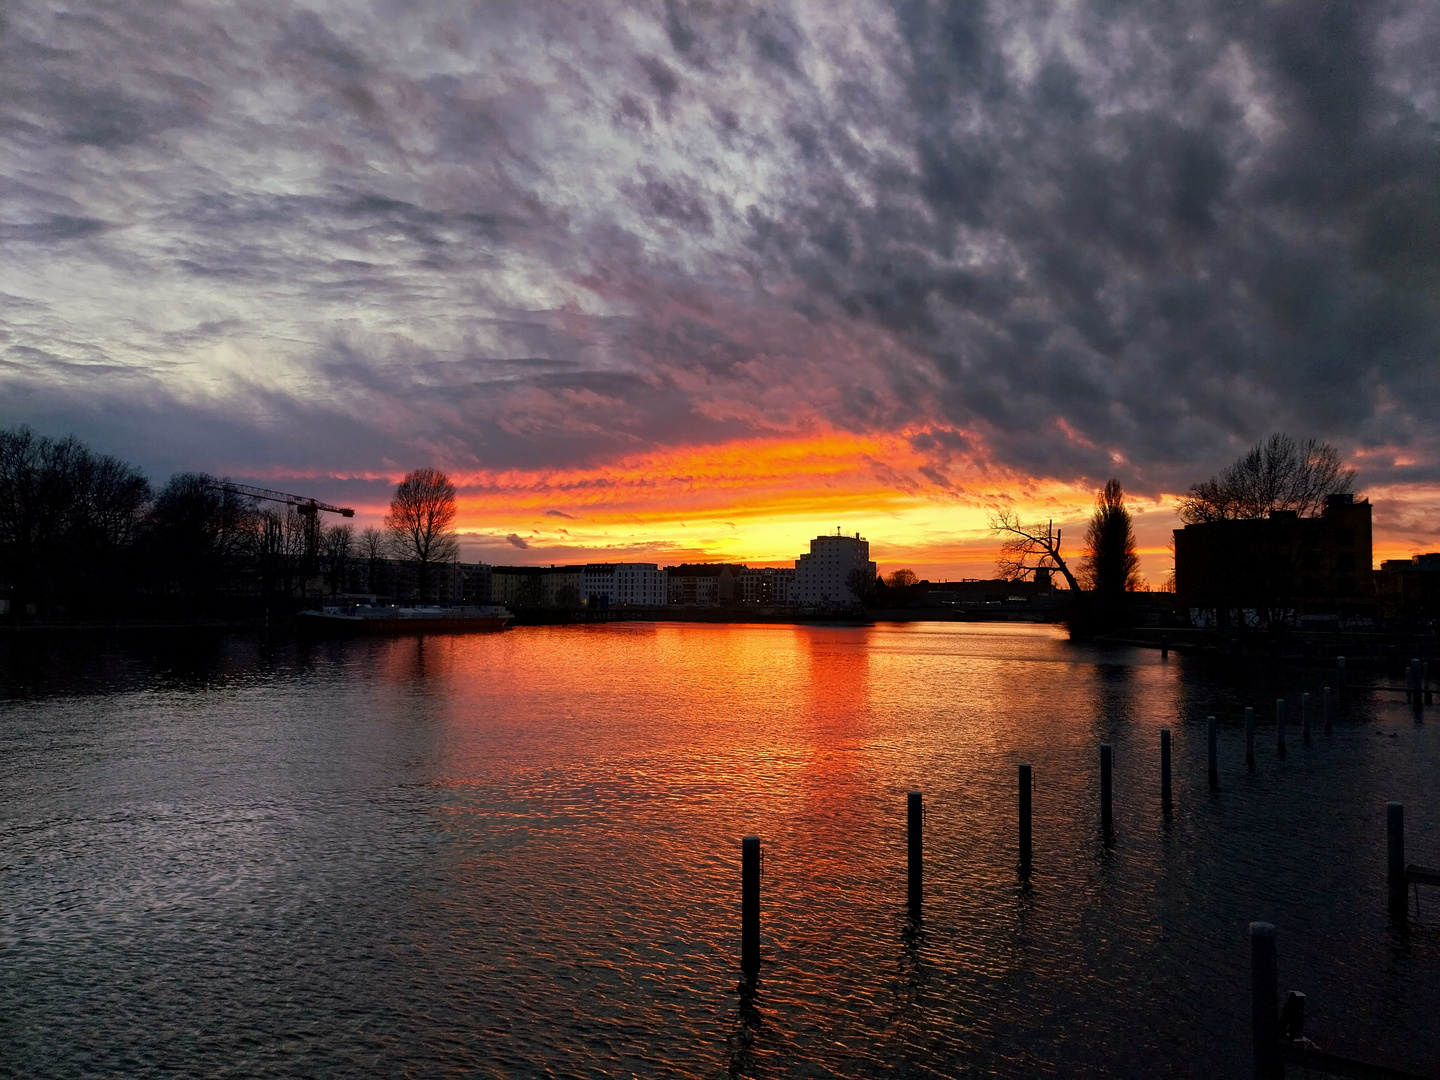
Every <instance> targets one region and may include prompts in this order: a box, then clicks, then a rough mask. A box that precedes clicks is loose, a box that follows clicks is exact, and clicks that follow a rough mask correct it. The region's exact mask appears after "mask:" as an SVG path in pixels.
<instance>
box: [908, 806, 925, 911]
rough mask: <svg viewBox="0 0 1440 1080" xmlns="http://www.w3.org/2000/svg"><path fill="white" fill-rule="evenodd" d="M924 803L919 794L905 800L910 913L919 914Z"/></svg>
mask: <svg viewBox="0 0 1440 1080" xmlns="http://www.w3.org/2000/svg"><path fill="white" fill-rule="evenodd" d="M924 822H925V802H924V800H923V799H922V798H921V795H920V792H918V791H912V792H910V793H909V795H907V796H906V798H905V831H906V838H907V840H908V842H909V843H908V846H909V849H910V875H909V884H910V887H909V890H908V895H909V899H910V913H911V914H912V915H919V914H920V900H921V895H922V891H923V882H924V878H925V845H924Z"/></svg>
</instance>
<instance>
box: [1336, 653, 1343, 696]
mask: <svg viewBox="0 0 1440 1080" xmlns="http://www.w3.org/2000/svg"><path fill="white" fill-rule="evenodd" d="M1345 692H1346V686H1345V657H1343V656H1337V657H1335V693H1337V694H1338V695H1340V700H1341V701H1344V700H1345Z"/></svg>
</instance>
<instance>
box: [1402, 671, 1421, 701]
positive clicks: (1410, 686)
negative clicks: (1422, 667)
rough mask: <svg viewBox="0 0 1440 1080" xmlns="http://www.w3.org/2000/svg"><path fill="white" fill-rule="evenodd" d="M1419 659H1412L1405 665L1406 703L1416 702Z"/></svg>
mask: <svg viewBox="0 0 1440 1080" xmlns="http://www.w3.org/2000/svg"><path fill="white" fill-rule="evenodd" d="M1418 663H1419V662H1418V661H1416V660H1411V661H1410V662H1409V663H1408V664H1406V665H1405V704H1407V705H1413V704H1415V668H1416V667H1417V666H1418Z"/></svg>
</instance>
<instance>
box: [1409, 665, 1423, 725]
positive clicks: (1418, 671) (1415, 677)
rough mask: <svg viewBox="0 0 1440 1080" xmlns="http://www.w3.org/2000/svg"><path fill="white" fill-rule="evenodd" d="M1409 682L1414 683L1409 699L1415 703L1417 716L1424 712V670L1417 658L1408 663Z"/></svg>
mask: <svg viewBox="0 0 1440 1080" xmlns="http://www.w3.org/2000/svg"><path fill="white" fill-rule="evenodd" d="M1410 671H1411V672H1412V674H1411V676H1410V681H1411V682H1412V683H1414V685H1415V689H1414V690H1413V691H1412V692H1411V695H1410V698H1411V700H1412V701H1413V702H1414V703H1415V715H1416V716H1419V715H1420V714H1421V713H1423V712H1424V711H1425V687H1424V685H1423V684H1424V681H1425V677H1424V674H1423V672H1424V669H1423V668H1422V667H1421V666H1420V658H1419V657H1418V656H1417V657H1416V658H1415V659H1413V660H1411V661H1410Z"/></svg>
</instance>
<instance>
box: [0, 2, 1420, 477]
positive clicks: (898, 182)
mask: <svg viewBox="0 0 1440 1080" xmlns="http://www.w3.org/2000/svg"><path fill="white" fill-rule="evenodd" d="M7 19H8V20H9V22H8V23H7V26H6V31H5V34H4V35H3V37H0V141H3V143H4V147H5V153H4V155H3V161H4V165H3V166H0V169H3V175H0V183H3V185H4V187H3V190H0V195H3V196H4V198H3V201H0V217H3V220H0V243H3V244H4V254H5V258H4V260H3V263H0V290H3V292H4V293H5V294H6V295H7V297H8V298H9V299H7V301H6V306H5V315H4V318H5V322H6V325H5V327H4V336H3V337H0V349H3V350H4V355H3V361H4V363H3V366H0V406H3V407H4V410H5V414H6V415H7V416H16V417H24V418H37V417H41V416H43V417H48V418H50V419H51V420H52V421H53V422H54V423H55V424H57V425H62V426H67V427H76V428H78V429H81V433H82V434H87V435H90V436H92V437H95V438H97V439H98V438H100V437H101V435H102V433H103V434H106V435H108V436H113V437H114V438H116V439H120V440H121V442H120V443H119V444H118V445H115V446H113V447H111V448H112V449H115V450H118V451H124V452H129V453H131V454H135V455H137V456H141V457H144V456H145V455H147V454H148V455H149V456H150V458H151V459H152V460H153V461H155V462H157V463H158V462H162V461H163V462H170V461H172V460H176V459H177V458H181V457H183V456H184V455H185V454H186V453H187V452H188V453H190V454H191V456H192V458H194V459H196V460H195V463H196V464H199V465H213V466H214V467H220V466H221V465H225V464H227V463H231V462H237V461H252V462H255V463H256V464H257V465H259V464H262V463H278V464H288V465H291V466H296V467H299V466H302V465H303V466H306V467H316V468H332V469H335V470H336V471H345V469H346V467H348V468H349V469H351V470H363V469H372V470H381V469H386V468H391V467H393V466H395V465H397V464H399V465H405V464H412V463H414V462H415V461H417V460H421V459H425V460H435V461H437V462H439V463H441V464H445V465H448V466H452V467H457V468H496V469H503V468H526V467H565V466H569V465H578V464H584V463H593V462H595V461H600V460H605V459H607V458H613V457H615V456H616V455H620V454H626V453H630V452H635V451H643V450H647V449H653V448H656V447H665V446H672V445H679V444H694V443H705V442H721V441H725V440H727V439H734V438H743V437H753V436H755V435H766V434H774V433H778V434H785V433H791V432H795V431H798V430H808V429H810V428H812V427H813V426H815V425H832V426H838V427H842V428H848V429H852V430H855V431H862V432H863V431H869V430H894V429H905V430H909V431H919V432H921V433H920V434H918V435H915V436H913V438H912V445H913V446H914V447H915V449H916V450H918V451H919V452H921V453H922V454H924V455H925V456H926V458H927V459H928V461H929V464H928V465H927V466H925V468H924V469H923V470H922V471H921V474H920V476H921V477H923V478H924V481H925V483H928V484H933V485H935V486H936V487H938V488H941V489H945V490H949V489H950V488H952V487H954V486H955V485H957V484H962V483H963V480H964V474H965V470H966V469H967V468H971V467H973V466H974V464H975V463H976V462H977V461H982V462H983V461H985V460H992V461H994V462H996V463H998V464H1000V465H1003V466H1007V467H1010V468H1014V469H1018V470H1023V471H1027V472H1030V473H1034V474H1037V475H1045V476H1055V477H1061V478H1065V479H1078V478H1082V477H1088V478H1095V477H1100V476H1102V475H1109V474H1110V473H1112V472H1114V473H1119V474H1120V475H1122V476H1124V477H1125V478H1126V479H1127V481H1129V482H1130V483H1132V484H1135V485H1138V486H1140V487H1141V488H1142V489H1145V490H1151V491H1154V490H1159V489H1165V488H1168V489H1171V490H1173V489H1174V488H1175V487H1179V486H1184V485H1185V484H1187V483H1189V482H1190V480H1192V479H1194V478H1195V477H1196V476H1198V475H1204V474H1207V473H1208V472H1209V471H1212V470H1213V469H1214V468H1215V467H1216V466H1217V465H1219V464H1221V463H1223V461H1224V460H1226V459H1227V458H1229V457H1231V456H1232V455H1233V454H1234V453H1235V452H1236V451H1237V450H1238V449H1240V448H1241V447H1242V446H1243V445H1245V444H1247V443H1249V442H1250V441H1253V440H1254V439H1256V438H1258V437H1260V436H1262V435H1264V434H1265V433H1267V432H1268V431H1269V430H1271V429H1272V428H1276V427H1280V428H1289V429H1291V430H1293V431H1295V432H1296V433H1297V434H1306V435H1308V434H1316V435H1320V436H1322V437H1328V438H1331V439H1333V440H1336V441H1338V442H1340V443H1341V444H1342V445H1343V446H1344V447H1346V448H1347V450H1348V449H1351V448H1355V447H1361V448H1364V447H1372V448H1373V447H1382V446H1395V447H1398V448H1402V449H1404V450H1405V458H1406V460H1411V461H1414V462H1415V464H1412V465H1404V466H1401V465H1395V466H1391V465H1388V464H1387V463H1386V462H1387V461H1388V460H1389V459H1387V458H1386V457H1385V456H1384V455H1383V454H1382V455H1378V456H1375V457H1373V458H1367V459H1366V460H1367V465H1366V474H1365V476H1364V477H1362V479H1365V480H1367V481H1378V480H1384V479H1390V478H1394V479H1404V480H1406V481H1407V482H1420V481H1425V480H1435V479H1440V442H1437V435H1436V433H1435V429H1434V425H1433V422H1430V421H1428V420H1427V419H1426V418H1427V417H1433V415H1434V413H1435V410H1436V408H1437V407H1440V379H1437V378H1436V374H1437V372H1436V357H1437V355H1440V187H1437V185H1436V183H1435V177H1436V176H1437V175H1440V136H1437V132H1440V92H1437V90H1440V80H1437V76H1436V74H1435V68H1436V65H1435V64H1434V57H1435V56H1436V55H1440V13H1437V10H1436V8H1435V6H1434V5H1432V4H1427V3H1424V2H1420V0H1416V2H1412V3H1396V4H1391V5H1386V6H1379V5H1371V4H1346V3H1327V4H1307V3H1278V4H1265V5H1255V4H1234V3H1225V2H1219V0H1216V2H1213V3H1179V4H1174V3H1165V4H1161V3H1151V4H1146V3H1136V4H1126V5H1113V4H1092V5H1078V6H1074V7H1063V8H1062V7H1058V6H1056V5H1051V4H1041V3H1034V4H1030V3H1021V2H1012V3H1003V4H1001V3H996V4H991V5H988V6H987V5H984V4H978V3H965V4H960V3H956V4H940V3H920V2H914V3H912V2H905V3H896V4H894V5H879V4H874V5H854V6H842V5H835V4H828V3H827V4H814V5H805V4H774V5H754V6H744V5H737V4H724V5H706V4H677V3H668V4H664V5H657V6H655V7H653V8H636V7H633V6H629V5H626V6H623V7H613V8H612V7H609V6H603V5H585V6H584V7H583V9H580V10H579V11H577V10H576V9H574V8H572V7H567V6H560V5H554V6H551V5H545V4H528V5H506V4H482V5H473V6H467V7H463V8H452V9H443V10H442V9H431V8H427V7H425V6H424V5H420V6H418V7H414V8H406V9H405V10H404V12H403V13H401V12H400V11H399V10H392V9H391V8H390V7H388V6H386V5H383V4H379V5H376V6H374V7H370V8H365V7H359V6H357V7H353V8H347V9H345V10H344V11H340V10H335V9H321V10H317V11H298V12H297V11H294V10H289V9H286V10H283V11H274V10H272V9H268V8H266V7H264V6H256V7H246V8H245V9H244V10H243V11H241V10H240V9H234V10H227V11H219V10H217V11H214V12H208V13H207V12H198V11H188V10H184V9H169V8H167V9H165V10H164V12H163V14H162V13H160V12H158V10H150V9H146V8H143V7H141V8H133V7H117V8H113V9H112V8H102V9H97V13H96V14H94V15H91V16H89V17H86V18H73V17H70V16H66V15H56V14H46V13H43V12H37V11H24V12H22V11H19V10H18V9H16V10H14V11H13V12H11V13H7ZM27 410H29V411H27ZM162 415H169V416H173V417H175V418H176V420H175V423H173V424H172V425H170V426H169V427H168V428H166V427H165V426H164V425H156V426H154V427H152V426H150V423H149V420H148V419H147V418H150V417H159V416H162ZM126 416H129V417H132V418H133V420H127V419H125V418H124V417H126ZM186 440H192V441H191V442H190V443H189V444H188V445H189V449H188V451H187V449H186V445H187V443H186ZM1392 457H1393V455H1392ZM217 463H218V464H217ZM911 482H912V481H911V480H909V479H905V478H897V479H896V483H897V484H908V483H911Z"/></svg>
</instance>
